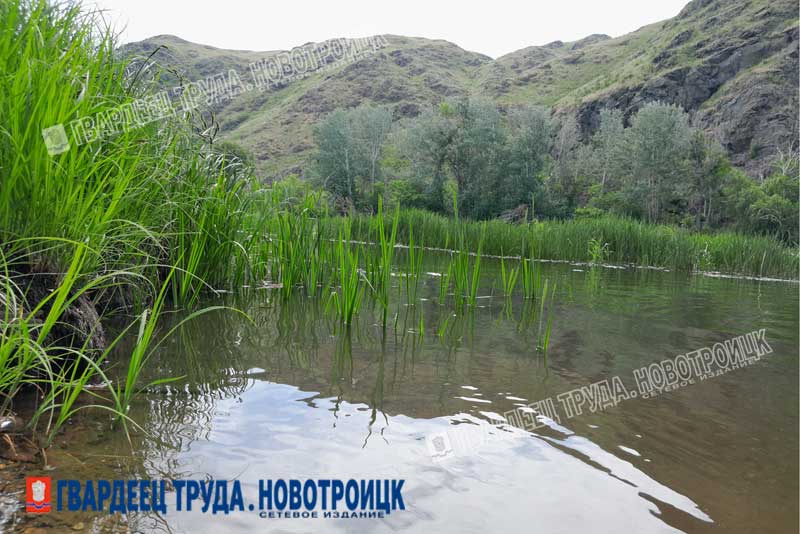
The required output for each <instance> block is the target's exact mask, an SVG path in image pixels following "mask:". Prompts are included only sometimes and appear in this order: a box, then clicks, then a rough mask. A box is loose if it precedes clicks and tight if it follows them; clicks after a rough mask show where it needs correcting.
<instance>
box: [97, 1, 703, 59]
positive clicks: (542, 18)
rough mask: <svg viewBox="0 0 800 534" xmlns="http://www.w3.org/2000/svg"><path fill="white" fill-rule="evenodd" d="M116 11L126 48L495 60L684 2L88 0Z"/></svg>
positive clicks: (631, 22) (657, 15) (641, 22)
mask: <svg viewBox="0 0 800 534" xmlns="http://www.w3.org/2000/svg"><path fill="white" fill-rule="evenodd" d="M84 2H85V4H87V5H97V6H99V7H101V8H104V9H107V10H109V11H110V19H111V20H112V21H113V23H114V25H115V27H116V28H117V29H118V30H122V29H123V27H124V28H125V30H124V32H123V33H122V40H123V42H130V41H140V40H142V39H146V38H147V37H152V36H154V35H160V34H172V35H177V36H178V37H181V38H183V39H186V40H188V41H192V42H196V43H201V44H207V45H211V46H215V47H218V48H230V49H236V50H259V51H261V50H278V49H289V48H292V47H295V46H300V45H302V44H304V43H307V42H309V41H323V40H325V39H330V38H333V37H366V36H368V35H375V34H385V33H391V34H397V35H407V36H413V37H428V38H431V39H446V40H448V41H451V42H453V43H455V44H457V45H459V46H460V47H462V48H464V49H466V50H470V51H474V52H481V53H483V54H486V55H488V56H491V57H498V56H501V55H503V54H506V53H509V52H513V51H514V50H519V49H520V48H524V47H526V46H531V45H542V44H546V43H549V42H551V41H555V40H561V41H574V40H576V39H580V38H582V37H585V36H587V35H589V34H592V33H605V34H608V35H611V36H612V37H617V36H619V35H623V34H625V33H628V32H631V31H633V30H636V29H637V28H640V27H642V26H645V25H647V24H650V23H653V22H657V21H660V20H664V19H666V18H670V17H673V16H675V15H677V14H678V12H679V11H680V10H681V8H682V7H683V6H684V5H685V4H686V3H687V0H601V1H598V0H545V1H543V0H484V1H483V2H480V4H478V5H476V4H477V3H468V2H467V1H465V0H464V1H457V0H399V1H395V2H391V3H388V2H380V1H375V0H338V1H337V0H328V1H324V0H282V1H280V2H269V1H264V0H261V1H259V0H215V1H209V0H194V1H190V0H84Z"/></svg>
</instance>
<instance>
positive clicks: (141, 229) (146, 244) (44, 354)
mask: <svg viewBox="0 0 800 534" xmlns="http://www.w3.org/2000/svg"><path fill="white" fill-rule="evenodd" d="M151 67H152V65H149V64H148V63H147V62H146V61H145V62H144V63H139V64H134V63H132V60H129V59H123V58H121V57H119V56H118V53H117V50H116V42H115V39H114V36H113V34H112V33H111V30H110V29H109V26H108V25H107V24H106V23H105V21H104V20H103V19H102V18H101V16H100V14H98V13H97V12H93V11H89V10H86V9H84V8H82V7H81V6H80V5H78V4H76V3H69V2H63V3H52V2H47V1H44V0H9V1H4V2H0V95H2V98H0V117H2V123H1V124H0V310H2V324H1V325H0V397H1V398H2V399H3V400H2V404H0V415H2V414H3V413H5V412H6V411H8V410H10V409H12V408H13V399H14V398H15V396H16V394H17V393H18V392H19V391H20V390H21V389H22V388H25V387H35V388H38V389H39V390H41V392H42V395H43V399H44V402H42V403H41V404H40V405H39V408H38V410H37V412H36V414H35V416H34V417H33V418H32V420H31V421H30V425H31V428H33V429H35V428H39V427H38V423H39V422H40V421H47V423H46V424H45V425H44V431H45V435H46V440H45V441H46V442H47V443H49V441H50V440H52V437H53V435H54V433H55V432H57V430H58V428H59V427H60V426H61V425H63V424H64V422H65V421H66V420H67V419H68V418H69V417H70V416H71V415H72V414H74V413H75V410H77V409H81V408H82V407H83V405H81V404H80V403H79V402H78V400H79V398H80V397H81V395H82V394H83V393H85V392H86V388H85V387H84V386H85V385H86V384H87V383H89V381H90V380H97V379H100V380H101V381H106V382H107V379H106V377H105V375H104V374H103V372H102V370H101V368H100V365H99V363H100V362H101V361H103V360H105V359H106V358H108V357H109V355H110V351H111V350H112V349H113V348H114V347H115V342H113V341H112V342H111V343H109V345H108V347H106V348H105V350H102V351H99V353H98V351H97V350H90V348H89V347H87V346H73V345H71V344H69V343H66V342H60V341H59V340H54V339H53V336H52V335H51V333H52V332H53V330H54V328H55V326H56V325H59V324H60V323H61V322H62V321H63V320H64V319H63V318H64V317H65V314H67V313H68V311H69V309H70V307H71V306H74V305H75V304H76V302H77V300H78V299H79V298H83V297H85V298H87V299H90V298H96V297H99V296H100V295H101V294H102V293H103V292H104V291H112V290H113V291H122V292H124V293H125V294H128V295H129V296H130V298H127V299H126V300H127V301H128V302H132V303H137V304H138V310H134V311H136V313H137V314H139V315H138V317H139V319H136V320H133V321H132V322H131V324H132V325H133V324H137V325H139V324H141V325H144V327H143V328H144V330H140V331H139V333H140V335H139V336H138V337H137V338H136V339H135V340H134V347H135V348H134V354H133V358H132V359H131V362H132V364H131V365H133V367H130V368H129V369H128V377H129V379H128V381H129V382H130V383H126V384H125V387H124V388H123V389H121V390H115V389H113V388H108V391H107V392H106V394H107V395H111V396H110V397H108V396H106V397H105V398H104V399H103V402H102V403H100V404H101V405H102V406H103V407H105V408H107V409H113V410H117V411H119V412H120V413H122V414H123V415H124V410H125V409H126V406H127V404H129V402H130V401H131V399H132V395H133V394H134V392H135V391H136V387H135V386H134V384H135V382H136V381H137V379H138V376H139V373H140V372H141V368H142V366H144V365H145V363H146V361H147V360H146V358H144V357H143V354H145V352H144V351H146V350H147V347H148V346H151V345H154V344H156V343H157V341H155V340H154V339H153V333H154V325H155V324H156V322H157V321H158V316H159V311H160V309H161V307H162V305H163V302H164V298H165V295H167V294H170V295H171V296H172V299H173V302H174V304H178V305H182V304H183V305H193V304H194V302H195V301H196V300H197V298H198V295H199V293H200V292H202V291H205V290H207V289H209V288H213V289H220V288H235V287H238V286H240V285H242V284H244V283H246V282H251V281H254V280H257V279H259V278H260V277H261V276H262V275H263V274H264V272H265V269H264V267H263V266H261V265H258V264H257V260H258V259H259V256H258V255H257V254H255V252H256V251H258V250H261V248H263V245H262V241H263V239H261V236H259V235H258V233H257V232H253V231H246V224H248V223H251V222H252V221H253V219H254V218H255V219H257V218H258V216H257V215H256V216H255V217H254V216H253V215H251V213H252V212H253V208H252V206H251V205H250V203H251V200H252V198H253V194H252V192H251V188H252V183H253V182H252V176H251V173H250V172H249V171H248V170H247V168H246V167H245V166H243V165H242V163H241V162H240V161H237V160H235V158H233V159H231V158H227V157H226V156H224V155H222V154H220V153H219V151H217V150H216V149H215V147H214V140H213V137H212V136H209V135H207V134H206V133H201V134H198V133H197V131H198V126H199V125H201V119H200V117H199V116H198V115H197V114H195V113H191V112H189V113H181V114H175V115H173V116H170V117H168V118H165V119H163V120H160V121H157V122H153V123H151V124H148V125H144V126H141V127H138V128H133V129H130V130H128V131H122V132H119V133H116V134H114V135H108V136H105V137H103V138H101V139H99V140H96V141H94V142H92V143H89V144H84V145H80V144H78V143H76V140H75V139H74V138H71V139H70V142H71V145H72V146H70V148H69V150H67V151H66V152H64V153H61V154H57V155H54V156H50V155H49V154H48V152H47V147H46V145H45V142H44V139H43V137H42V130H43V129H45V128H48V127H51V126H54V125H57V124H64V125H68V124H69V123H70V121H72V120H74V119H81V118H87V117H97V116H98V114H100V113H105V112H108V111H110V110H113V109H115V108H116V107H117V106H119V105H122V104H126V103H130V102H132V101H134V100H135V99H137V98H140V97H143V96H146V95H148V94H151V93H152V92H153V90H154V89H155V82H156V80H157V76H156V77H153V76H149V75H147V74H143V73H147V72H150V71H152V68H151ZM206 126H207V125H206ZM67 130H68V133H69V128H68V129H67ZM205 130H206V131H207V130H208V129H207V128H205ZM41 272H49V273H55V274H53V275H52V276H54V277H55V279H56V280H57V287H55V288H53V291H52V292H51V293H50V294H49V296H46V297H44V298H43V299H42V300H41V301H39V302H37V301H29V299H30V295H31V294H32V293H31V292H30V291H29V288H28V287H26V285H25V284H29V283H30V280H32V279H35V275H37V274H39V273H41ZM87 339H88V338H87ZM65 343H66V344H65ZM136 362H138V363H136Z"/></svg>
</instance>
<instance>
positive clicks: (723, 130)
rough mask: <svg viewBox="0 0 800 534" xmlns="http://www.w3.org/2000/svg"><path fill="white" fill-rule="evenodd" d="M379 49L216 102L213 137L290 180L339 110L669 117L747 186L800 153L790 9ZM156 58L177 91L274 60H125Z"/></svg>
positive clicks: (755, 7) (206, 55) (694, 12)
mask: <svg viewBox="0 0 800 534" xmlns="http://www.w3.org/2000/svg"><path fill="white" fill-rule="evenodd" d="M383 37H385V39H386V41H387V42H388V45H386V46H384V47H383V48H381V49H380V50H378V51H376V52H374V53H372V54H370V55H368V56H366V57H364V58H363V59H360V60H359V61H357V62H355V63H352V64H348V65H344V66H341V67H338V68H333V69H329V70H325V71H324V72H319V73H314V74H311V75H309V76H307V77H305V78H303V79H299V80H296V81H292V82H291V83H288V84H286V85H285V86H284V87H281V88H279V89H275V90H268V91H249V92H245V93H243V94H241V95H239V96H236V97H235V98H233V99H231V100H229V101H226V102H221V103H220V104H218V105H217V106H215V109H214V111H215V115H216V118H217V120H218V121H219V122H220V125H221V135H222V137H224V138H226V139H230V140H232V141H234V142H236V143H238V144H241V145H242V146H244V147H246V148H247V149H249V150H250V151H252V153H253V154H254V155H255V157H256V159H257V161H258V166H259V168H260V170H261V171H262V172H264V173H265V174H266V175H267V176H275V175H280V174H282V173H285V172H287V170H293V171H294V172H300V173H302V172H303V171H304V170H305V169H306V168H307V165H308V161H309V156H310V154H311V150H312V148H313V145H312V139H311V132H312V126H313V124H314V123H315V121H317V119H319V117H320V116H322V115H324V114H325V113H328V112H330V111H332V110H333V109H336V108H337V107H348V108H349V107H354V106H357V105H359V104H361V103H367V102H371V103H375V104H386V105H389V106H390V107H391V108H392V110H393V113H394V116H395V118H397V119H399V118H402V117H411V116H415V115H416V114H418V113H419V112H420V110H421V109H422V108H423V107H425V106H427V105H431V104H436V103H438V102H441V101H442V100H444V99H450V98H457V97H462V96H470V95H475V96H478V95H480V96H483V97H485V98H489V99H491V100H493V101H495V102H497V103H498V104H499V105H501V106H511V105H514V104H519V103H523V102H528V103H538V104H543V105H547V106H551V107H552V108H553V109H554V111H555V112H556V113H575V114H576V116H577V118H578V122H579V124H580V127H581V131H582V134H583V135H584V136H587V135H589V134H591V133H592V132H593V131H594V130H595V129H596V128H597V126H598V122H599V115H600V110H601V109H603V108H606V107H613V108H618V109H620V110H622V111H623V112H624V113H625V115H626V117H629V116H630V115H631V114H633V113H635V111H637V110H638V109H639V108H640V107H641V106H642V105H643V104H644V103H646V102H648V101H652V100H660V101H664V102H670V103H674V104H677V105H679V106H681V107H682V108H684V109H685V110H686V111H687V112H689V113H690V114H691V117H692V122H693V124H694V125H696V126H699V127H701V128H703V129H704V130H706V131H707V132H709V133H710V134H711V135H713V136H714V137H715V138H716V139H717V140H718V141H719V142H720V143H721V144H722V146H723V147H724V148H725V149H726V151H727V152H728V154H729V156H730V157H731V159H732V161H733V163H734V164H735V165H737V166H739V167H742V168H744V169H745V170H746V171H747V172H749V173H750V174H751V175H752V176H757V175H759V174H762V173H765V172H766V171H767V170H768V168H769V165H770V164H771V162H772V160H773V158H774V157H775V155H776V154H777V152H778V151H779V150H782V151H784V152H785V151H787V150H790V149H791V148H792V147H796V145H797V142H798V141H797V136H798V133H797V132H798V8H797V4H796V3H795V2H792V1H789V0H778V1H772V2H770V1H767V0H694V1H693V2H691V3H689V4H688V5H687V6H686V7H685V8H684V9H683V10H682V11H681V13H680V14H679V15H678V16H676V17H674V18H672V19H668V20H666V21H662V22H658V23H655V24H651V25H648V26H645V27H643V28H640V29H639V30H637V31H635V32H632V33H629V34H627V35H623V36H621V37H617V38H613V39H612V38H610V37H609V36H607V35H600V34H595V35H590V36H588V37H586V38H584V39H581V40H579V41H575V42H571V43H564V42H561V41H555V42H552V43H549V44H546V45H544V46H531V47H527V48H523V49H521V50H518V51H516V52H512V53H510V54H506V55H504V56H502V57H499V58H497V59H496V60H493V59H491V58H489V57H488V56H485V55H482V54H478V53H475V52H469V51H466V50H463V49H461V48H459V47H458V46H456V45H454V44H452V43H450V42H447V41H443V40H431V39H424V38H419V37H403V36H395V35H385V36H383ZM161 45H164V46H165V47H166V48H164V49H161V50H159V52H158V53H157V54H156V55H155V58H156V60H157V61H158V62H159V63H161V64H162V65H166V66H170V67H174V68H176V69H177V70H178V71H180V72H182V73H183V74H184V75H185V76H186V78H188V79H189V80H200V79H203V78H206V77H208V76H213V75H216V74H219V73H221V72H227V71H228V70H229V69H235V70H237V71H238V72H239V73H240V74H243V75H244V74H247V72H248V66H249V65H250V64H251V63H253V62H255V61H259V60H263V59H268V58H271V57H274V56H276V55H277V54H280V53H281V52H284V51H278V50H274V51H266V52H253V51H235V50H224V49H218V48H214V47H210V46H206V45H200V44H195V43H190V42H188V41H185V40H183V39H180V38H178V37H175V36H171V35H161V36H157V37H152V38H150V39H146V40H144V41H141V42H138V43H131V44H127V45H125V46H124V47H123V50H124V52H125V53H126V54H136V55H145V56H147V55H149V54H150V53H151V52H153V51H154V50H155V49H156V48H157V47H159V46H161ZM164 80H165V83H170V82H175V81H176V80H174V79H171V78H170V77H169V76H165V78H164Z"/></svg>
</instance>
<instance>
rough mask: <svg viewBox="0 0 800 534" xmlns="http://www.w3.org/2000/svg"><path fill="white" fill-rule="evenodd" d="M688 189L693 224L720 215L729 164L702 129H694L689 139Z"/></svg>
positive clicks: (713, 219) (703, 224) (701, 224)
mask: <svg viewBox="0 0 800 534" xmlns="http://www.w3.org/2000/svg"><path fill="white" fill-rule="evenodd" d="M688 158H689V161H688V163H689V165H688V167H689V168H688V171H687V172H688V176H689V183H688V192H687V197H688V198H689V199H690V204H691V206H690V209H691V210H692V211H694V214H695V226H696V227H697V228H702V227H704V226H708V225H711V224H712V223H713V222H714V221H715V219H716V217H717V216H718V215H719V214H718V212H719V206H718V204H719V201H720V195H721V192H722V185H723V183H724V181H725V179H726V178H727V176H728V174H729V172H730V163H729V162H728V158H727V157H726V156H725V153H724V152H723V151H722V147H720V146H719V145H718V144H717V143H715V142H713V141H712V140H711V139H709V138H708V137H707V136H706V135H705V134H704V133H703V132H702V131H700V130H693V131H692V134H691V139H690V141H689V153H688Z"/></svg>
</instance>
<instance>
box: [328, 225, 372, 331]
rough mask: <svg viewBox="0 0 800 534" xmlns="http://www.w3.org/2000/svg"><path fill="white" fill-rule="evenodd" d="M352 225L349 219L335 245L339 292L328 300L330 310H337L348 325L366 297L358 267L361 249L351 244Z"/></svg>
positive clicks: (337, 313)
mask: <svg viewBox="0 0 800 534" xmlns="http://www.w3.org/2000/svg"><path fill="white" fill-rule="evenodd" d="M351 224H352V223H351V222H350V220H349V219H348V220H346V221H345V223H344V224H343V225H342V228H341V229H340V231H339V239H338V241H337V242H336V244H335V248H334V250H335V254H334V255H335V256H336V260H337V264H338V269H337V271H336V281H337V283H338V291H333V292H331V296H330V298H329V300H328V309H333V310H335V312H336V315H337V316H338V317H339V320H340V321H341V322H342V323H344V324H346V325H350V324H352V322H353V317H354V316H355V314H356V313H357V312H358V310H359V308H360V307H361V299H362V297H363V295H364V284H363V283H362V274H361V272H360V270H359V266H358V258H359V247H358V246H357V245H354V244H353V243H351V242H350V231H351ZM354 250H355V251H354Z"/></svg>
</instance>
